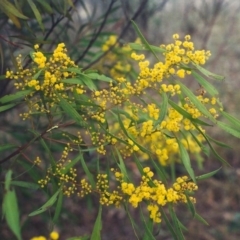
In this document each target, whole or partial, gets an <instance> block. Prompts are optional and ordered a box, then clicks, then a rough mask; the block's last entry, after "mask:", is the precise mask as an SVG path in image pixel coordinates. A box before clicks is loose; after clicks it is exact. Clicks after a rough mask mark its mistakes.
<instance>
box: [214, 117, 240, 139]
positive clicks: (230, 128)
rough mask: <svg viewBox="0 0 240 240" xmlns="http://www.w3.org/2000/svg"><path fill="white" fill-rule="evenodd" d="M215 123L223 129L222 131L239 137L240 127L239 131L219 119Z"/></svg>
mask: <svg viewBox="0 0 240 240" xmlns="http://www.w3.org/2000/svg"><path fill="white" fill-rule="evenodd" d="M217 125H218V126H219V127H220V128H221V129H223V130H224V131H226V132H228V133H230V134H231V135H233V136H235V137H237V138H240V128H239V131H238V130H236V129H234V128H232V127H231V126H229V125H227V124H226V123H223V122H220V121H217Z"/></svg>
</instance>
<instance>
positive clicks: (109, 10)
mask: <svg viewBox="0 0 240 240" xmlns="http://www.w3.org/2000/svg"><path fill="white" fill-rule="evenodd" d="M115 1H116V0H112V1H111V3H110V5H109V7H108V9H107V12H106V13H105V14H104V19H103V21H102V23H101V25H100V27H99V29H98V31H97V33H96V34H95V36H94V37H93V38H92V39H91V41H90V42H89V44H88V46H87V47H86V49H85V50H84V52H83V53H82V55H80V56H79V58H78V59H77V60H76V61H75V62H76V63H78V62H79V61H81V60H82V59H83V58H84V56H85V55H86V53H87V52H88V50H89V49H90V48H91V47H92V45H93V44H94V42H95V41H96V40H97V38H98V36H99V34H100V33H101V31H102V29H103V27H104V26H105V23H106V21H107V18H108V15H109V14H110V12H111V9H112V7H113V4H114V2H115Z"/></svg>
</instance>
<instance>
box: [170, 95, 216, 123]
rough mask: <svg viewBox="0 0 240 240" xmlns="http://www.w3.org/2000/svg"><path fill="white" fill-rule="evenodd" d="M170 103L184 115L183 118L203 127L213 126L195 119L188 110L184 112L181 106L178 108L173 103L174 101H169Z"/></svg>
mask: <svg viewBox="0 0 240 240" xmlns="http://www.w3.org/2000/svg"><path fill="white" fill-rule="evenodd" d="M168 103H169V104H170V105H171V106H172V107H173V108H174V109H175V110H176V111H178V112H179V113H180V114H181V115H183V117H185V118H187V119H189V120H190V121H191V122H194V123H196V124H198V125H203V126H212V125H211V124H208V123H206V122H204V121H202V120H200V119H197V118H193V117H192V115H191V114H190V113H188V112H187V111H186V110H184V109H183V108H181V107H180V106H178V105H177V104H176V103H175V102H173V101H172V100H170V99H168Z"/></svg>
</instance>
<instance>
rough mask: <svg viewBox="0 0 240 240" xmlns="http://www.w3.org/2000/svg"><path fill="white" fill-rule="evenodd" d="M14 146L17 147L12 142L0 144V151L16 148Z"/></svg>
mask: <svg viewBox="0 0 240 240" xmlns="http://www.w3.org/2000/svg"><path fill="white" fill-rule="evenodd" d="M16 147H17V146H16V145H14V144H5V145H1V146H0V152H3V151H6V150H9V149H13V148H16Z"/></svg>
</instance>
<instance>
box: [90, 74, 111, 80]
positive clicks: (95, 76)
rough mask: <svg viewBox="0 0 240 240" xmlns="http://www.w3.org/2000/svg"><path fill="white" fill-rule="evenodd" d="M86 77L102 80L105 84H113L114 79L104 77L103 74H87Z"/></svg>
mask: <svg viewBox="0 0 240 240" xmlns="http://www.w3.org/2000/svg"><path fill="white" fill-rule="evenodd" d="M86 76H88V77H89V78H91V79H93V80H96V79H98V80H101V81H104V82H111V81H113V79H112V78H109V77H107V76H105V75H102V74H98V73H88V74H86Z"/></svg>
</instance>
